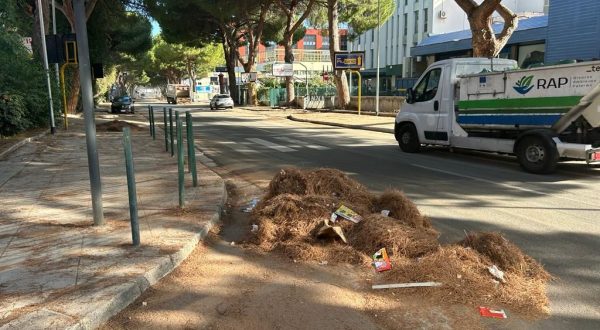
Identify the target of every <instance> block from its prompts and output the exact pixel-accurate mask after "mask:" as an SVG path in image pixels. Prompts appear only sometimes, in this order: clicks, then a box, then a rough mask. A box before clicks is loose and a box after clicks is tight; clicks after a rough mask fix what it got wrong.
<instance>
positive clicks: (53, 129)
mask: <svg viewBox="0 0 600 330" xmlns="http://www.w3.org/2000/svg"><path fill="white" fill-rule="evenodd" d="M37 8H38V9H37V10H38V16H39V20H40V36H41V39H42V40H41V41H42V52H43V53H44V54H43V57H44V71H46V84H47V85H48V101H49V103H50V133H52V134H54V133H56V125H55V124H54V101H53V100H52V85H51V83H50V68H49V67H48V53H47V52H46V29H44V19H43V17H42V15H43V14H44V13H43V11H44V9H43V7H42V0H37Z"/></svg>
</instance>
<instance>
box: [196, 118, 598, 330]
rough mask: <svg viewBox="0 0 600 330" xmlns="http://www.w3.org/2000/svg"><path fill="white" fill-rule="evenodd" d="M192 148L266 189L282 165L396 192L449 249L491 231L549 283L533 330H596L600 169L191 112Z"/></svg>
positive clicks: (384, 136) (359, 132)
mask: <svg viewBox="0 0 600 330" xmlns="http://www.w3.org/2000/svg"><path fill="white" fill-rule="evenodd" d="M194 118H195V129H196V140H197V144H198V145H199V146H200V148H201V149H202V150H203V152H204V153H205V154H206V155H207V156H208V157H209V158H210V159H211V160H212V161H211V160H207V159H205V161H208V163H209V164H210V165H212V166H214V167H218V168H220V169H221V170H224V171H227V172H228V173H231V174H235V175H238V176H241V177H242V178H244V179H245V180H247V181H250V182H253V183H256V184H258V185H259V186H266V184H267V183H268V181H269V180H270V179H271V178H272V177H273V175H274V174H275V173H277V171H278V170H279V169H280V168H282V167H286V166H298V167H333V168H338V169H340V170H343V171H345V172H347V173H349V174H350V175H352V176H353V177H355V178H356V179H358V180H359V181H360V182H362V183H364V184H366V185H367V186H368V187H369V188H371V189H373V190H375V191H383V190H385V189H386V188H388V187H394V188H399V189H401V190H404V191H405V192H406V193H407V195H409V196H410V197H411V198H412V199H413V200H414V201H415V202H416V203H417V205H418V206H419V208H420V209H421V210H422V212H424V213H425V214H426V215H428V216H430V217H431V218H432V220H433V222H434V225H435V227H436V228H437V229H438V230H440V232H441V233H442V236H441V240H442V241H445V242H453V241H457V240H460V239H461V238H462V237H464V232H465V231H469V230H478V231H499V232H502V233H504V234H505V235H506V236H507V238H508V239H510V240H511V241H513V242H515V243H516V244H517V245H519V246H520V247H521V248H522V249H524V250H525V252H526V253H528V254H530V255H531V256H533V257H534V258H536V259H538V260H540V261H541V262H542V263H543V264H544V265H545V267H546V268H547V269H548V270H549V271H550V272H551V273H552V274H553V275H555V276H557V278H558V279H557V280H555V281H553V282H552V283H551V284H550V287H549V296H550V300H551V309H552V316H551V317H550V318H549V319H547V320H542V321H540V322H537V323H536V324H535V327H536V328H540V329H542V328H543V329H567V328H568V329H587V328H590V329H592V328H593V329H598V328H600V253H599V251H600V240H599V238H600V226H599V222H600V201H599V197H600V185H598V182H600V181H599V179H600V169H599V168H594V169H591V168H588V167H587V166H585V165H583V164H578V163H570V164H562V165H560V167H559V171H558V172H557V173H556V174H554V175H546V176H539V175H532V174H528V173H525V172H523V171H522V170H521V169H520V168H519V166H518V165H517V163H516V161H515V160H514V159H512V158H510V157H503V156H493V155H487V154H481V153H467V152H460V153H451V152H449V151H447V150H443V149H430V150H427V151H425V152H422V153H420V154H406V153H402V152H401V151H400V150H399V148H398V146H397V144H396V141H395V140H394V137H393V135H392V134H386V133H377V132H369V131H362V130H351V129H343V128H336V127H329V126H321V125H313V124H305V123H297V122H291V121H288V120H286V119H284V118H282V117H270V116H267V115H265V113H260V112H250V111H241V110H236V111H209V110H208V109H202V110H199V111H195V113H194Z"/></svg>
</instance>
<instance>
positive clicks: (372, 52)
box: [371, 49, 375, 68]
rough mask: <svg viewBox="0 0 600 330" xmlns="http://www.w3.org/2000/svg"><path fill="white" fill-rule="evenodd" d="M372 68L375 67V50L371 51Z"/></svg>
mask: <svg viewBox="0 0 600 330" xmlns="http://www.w3.org/2000/svg"><path fill="white" fill-rule="evenodd" d="M371 67H372V68H374V67H375V50H374V49H371Z"/></svg>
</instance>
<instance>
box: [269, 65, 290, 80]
mask: <svg viewBox="0 0 600 330" xmlns="http://www.w3.org/2000/svg"><path fill="white" fill-rule="evenodd" d="M273 75H274V76H275V77H293V76H294V65H293V64H291V63H275V64H273Z"/></svg>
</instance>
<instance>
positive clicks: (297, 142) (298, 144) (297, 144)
mask: <svg viewBox="0 0 600 330" xmlns="http://www.w3.org/2000/svg"><path fill="white" fill-rule="evenodd" d="M276 139H278V140H281V141H285V142H288V143H292V144H295V145H294V147H306V148H310V149H315V150H329V149H330V148H329V147H325V146H322V145H318V144H309V143H310V142H305V141H302V140H296V139H292V138H289V137H287V136H278V137H276Z"/></svg>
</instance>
